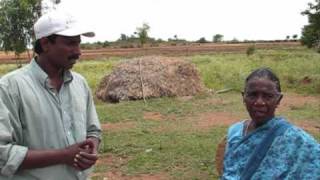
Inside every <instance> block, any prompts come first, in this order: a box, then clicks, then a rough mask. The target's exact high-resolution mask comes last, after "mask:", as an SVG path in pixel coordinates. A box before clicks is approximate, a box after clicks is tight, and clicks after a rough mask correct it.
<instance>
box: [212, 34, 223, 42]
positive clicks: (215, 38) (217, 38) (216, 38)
mask: <svg viewBox="0 0 320 180" xmlns="http://www.w3.org/2000/svg"><path fill="white" fill-rule="evenodd" d="M222 40H223V35H222V34H216V35H214V36H213V42H215V43H217V42H221V41H222Z"/></svg>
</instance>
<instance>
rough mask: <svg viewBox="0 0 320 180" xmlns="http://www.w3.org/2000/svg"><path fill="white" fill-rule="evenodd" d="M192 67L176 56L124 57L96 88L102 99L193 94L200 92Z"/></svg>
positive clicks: (118, 99)
mask: <svg viewBox="0 0 320 180" xmlns="http://www.w3.org/2000/svg"><path fill="white" fill-rule="evenodd" d="M203 87H204V86H203V84H202V81H201V78H200V76H199V73H198V71H197V69H196V68H195V66H194V65H193V64H191V63H190V62H187V61H184V60H182V59H179V58H168V57H159V56H147V57H140V58H134V59H129V60H125V61H123V62H122V63H120V64H119V65H118V66H117V67H115V68H114V70H113V71H112V72H111V73H110V74H109V75H107V76H105V77H104V78H103V79H102V80H101V82H100V84H99V86H98V89H97V91H96V96H97V98H98V99H100V100H102V101H108V102H119V101H126V100H139V99H148V98H156V97H162V96H170V97H172V96H194V95H196V94H198V93H200V92H201V91H203V89H204V88H203Z"/></svg>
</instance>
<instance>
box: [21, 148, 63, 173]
mask: <svg viewBox="0 0 320 180" xmlns="http://www.w3.org/2000/svg"><path fill="white" fill-rule="evenodd" d="M66 156H67V153H66V151H65V150H28V152H27V154H26V157H25V158H24V160H23V161H22V163H21V165H20V167H19V169H20V170H22V169H34V168H42V167H46V166H52V165H57V164H66V163H67V162H66V161H67V158H66Z"/></svg>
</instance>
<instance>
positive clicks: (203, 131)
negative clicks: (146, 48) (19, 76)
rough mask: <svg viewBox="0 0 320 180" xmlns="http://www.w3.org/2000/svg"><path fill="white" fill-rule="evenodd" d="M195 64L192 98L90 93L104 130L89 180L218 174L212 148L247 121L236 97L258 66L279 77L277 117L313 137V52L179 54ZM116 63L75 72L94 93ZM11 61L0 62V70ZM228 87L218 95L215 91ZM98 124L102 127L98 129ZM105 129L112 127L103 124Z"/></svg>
mask: <svg viewBox="0 0 320 180" xmlns="http://www.w3.org/2000/svg"><path fill="white" fill-rule="evenodd" d="M181 58H184V59H186V60H187V61H190V62H192V63H194V64H195V65H196V67H197V68H198V70H199V72H200V74H201V77H202V80H203V82H204V84H205V86H206V87H207V88H208V89H211V91H210V92H208V93H203V94H200V95H198V96H195V97H182V98H181V97H176V98H158V99H148V100H147V102H146V103H144V102H143V101H130V102H120V103H118V104H110V103H103V102H101V101H99V100H97V99H96V98H95V103H96V108H97V111H98V114H99V118H100V120H101V123H102V124H103V125H106V127H107V128H106V129H105V131H104V135H103V142H102V146H101V158H100V159H101V161H99V163H98V165H97V167H96V169H95V174H94V177H93V178H94V179H104V177H108V178H110V176H111V177H113V178H115V179H117V178H118V179H121V178H123V179H126V178H127V179H130V178H138V179H139V177H141V178H142V177H153V176H154V177H155V178H156V177H158V179H159V178H160V179H161V178H162V179H190V180H196V179H199V180H200V179H201V180H202V179H217V178H218V174H217V172H216V170H215V159H214V157H215V151H216V147H217V144H218V142H219V141H220V140H221V138H223V136H225V133H226V130H227V127H228V126H229V125H230V123H232V122H234V121H237V120H241V119H244V118H247V117H248V116H247V114H246V111H245V108H244V107H243V103H242V99H241V94H240V92H241V90H242V88H243V82H244V79H245V77H246V76H247V75H248V74H249V72H251V71H252V70H253V69H255V68H257V67H261V66H264V67H270V68H272V69H273V70H274V71H275V72H276V74H277V75H278V76H279V77H280V79H281V85H282V90H283V92H284V96H285V98H284V100H283V105H280V107H279V111H278V114H281V115H283V116H286V117H288V119H290V121H292V122H293V123H295V124H298V125H304V124H305V125H306V126H304V128H305V130H306V131H308V132H309V133H311V134H312V135H314V136H315V138H316V139H317V140H318V141H319V140H320V129H319V126H318V124H319V123H320V110H319V109H320V54H319V53H315V52H313V51H311V50H308V49H305V48H302V47H297V48H288V49H286V48H283V49H278V50H257V51H256V52H255V54H253V55H251V56H247V55H246V54H245V53H218V54H212V55H197V56H188V57H181ZM120 61H121V58H111V59H104V60H99V61H93V60H87V61H81V62H79V63H78V64H77V65H76V66H75V67H74V71H77V72H79V73H81V74H82V75H83V76H85V77H86V79H87V80H88V83H89V85H90V87H91V89H92V91H93V93H94V92H95V89H96V87H97V85H98V83H99V81H100V79H101V78H102V77H103V76H105V75H106V74H108V73H110V72H111V71H112V68H113V67H114V66H115V65H116V64H117V63H119V62H120ZM13 69H15V65H0V75H3V74H4V73H6V72H8V71H11V70H13ZM223 89H230V91H227V92H225V93H219V94H217V93H215V92H217V91H219V90H223ZM104 127H105V126H104ZM108 127H111V128H108Z"/></svg>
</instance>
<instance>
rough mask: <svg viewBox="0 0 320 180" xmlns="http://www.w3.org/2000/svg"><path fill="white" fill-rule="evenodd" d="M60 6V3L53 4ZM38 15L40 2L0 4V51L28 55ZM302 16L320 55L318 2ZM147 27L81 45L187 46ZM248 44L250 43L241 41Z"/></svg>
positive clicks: (305, 36)
mask: <svg viewBox="0 0 320 180" xmlns="http://www.w3.org/2000/svg"><path fill="white" fill-rule="evenodd" d="M52 2H54V3H59V2H60V0H52ZM40 14H41V1H40V0H0V50H4V51H6V52H8V51H13V52H15V54H16V55H17V56H19V55H20V54H21V53H22V52H25V51H27V50H28V49H29V48H30V47H32V44H33V43H34V35H33V29H32V27H33V24H34V22H35V21H36V19H37V18H38V17H39V16H40ZM302 15H306V16H308V20H309V24H308V25H306V26H304V27H303V29H302V33H301V34H302V35H301V37H300V41H301V43H302V44H303V45H305V46H307V47H308V48H314V49H316V50H317V51H318V52H320V0H315V2H314V3H309V4H308V8H307V9H306V10H305V11H303V12H302ZM149 30H150V26H149V25H148V24H147V23H143V24H142V26H139V27H137V28H136V31H135V32H134V34H133V35H130V36H127V35H125V34H120V38H119V39H118V40H116V41H115V42H109V41H104V42H95V43H84V44H82V46H83V47H84V48H86V47H88V48H89V47H91V48H92V47H94V45H95V46H98V47H108V46H110V45H116V46H119V47H124V48H130V47H144V46H145V44H146V43H148V44H149V45H150V46H158V45H159V44H160V43H163V42H166V43H169V44H170V45H177V44H188V43H190V42H189V41H187V40H184V39H180V38H178V36H177V35H174V36H173V38H169V39H168V40H167V41H165V40H162V39H155V38H152V37H149ZM285 40H287V41H288V40H293V41H296V40H298V35H296V34H295V35H292V39H290V36H289V35H288V36H286V39H285ZM195 42H196V43H207V42H214V43H219V42H223V35H222V34H215V35H214V36H213V38H212V40H206V39H205V38H204V37H201V38H200V39H199V40H197V41H195ZM228 42H229V43H235V42H239V41H238V40H237V39H236V38H235V39H233V40H231V41H228ZM244 42H251V41H244Z"/></svg>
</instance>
